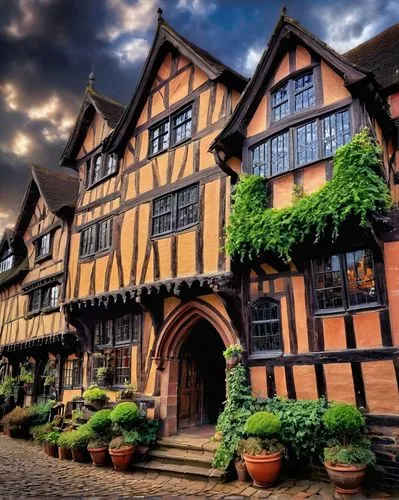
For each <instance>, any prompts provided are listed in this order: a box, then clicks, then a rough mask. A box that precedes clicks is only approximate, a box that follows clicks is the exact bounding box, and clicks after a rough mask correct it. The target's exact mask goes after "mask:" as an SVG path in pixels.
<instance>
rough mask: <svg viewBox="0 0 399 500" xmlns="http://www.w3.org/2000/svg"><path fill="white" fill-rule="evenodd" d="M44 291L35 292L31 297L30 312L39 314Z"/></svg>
mask: <svg viewBox="0 0 399 500" xmlns="http://www.w3.org/2000/svg"><path fill="white" fill-rule="evenodd" d="M41 300H42V291H41V290H40V288H39V289H38V290H33V292H32V293H31V294H30V295H29V312H31V313H32V312H38V311H40V308H41Z"/></svg>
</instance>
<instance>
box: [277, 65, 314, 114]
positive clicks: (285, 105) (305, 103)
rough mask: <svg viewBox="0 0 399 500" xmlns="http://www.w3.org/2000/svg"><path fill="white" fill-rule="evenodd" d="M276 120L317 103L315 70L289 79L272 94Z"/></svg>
mask: <svg viewBox="0 0 399 500" xmlns="http://www.w3.org/2000/svg"><path fill="white" fill-rule="evenodd" d="M271 101H272V116H273V120H274V121H278V120H281V119H282V118H285V117H286V116H288V115H291V114H293V113H296V112H298V111H302V110H303V109H306V108H310V107H312V106H314V105H315V103H316V100H315V89H314V78H313V71H311V72H307V73H304V74H302V75H301V76H299V77H297V78H295V79H291V80H288V81H287V82H286V83H285V84H284V85H282V86H281V87H279V88H278V89H277V90H276V91H274V92H273V93H272V94H271Z"/></svg>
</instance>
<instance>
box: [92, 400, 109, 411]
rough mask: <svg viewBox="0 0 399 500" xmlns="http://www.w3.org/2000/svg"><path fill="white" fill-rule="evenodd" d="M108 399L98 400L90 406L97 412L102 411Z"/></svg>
mask: <svg viewBox="0 0 399 500" xmlns="http://www.w3.org/2000/svg"><path fill="white" fill-rule="evenodd" d="M107 402H108V398H107V399H96V400H95V401H91V402H90V406H92V407H93V408H94V409H95V410H102V409H103V408H104V406H105V405H106V404H107Z"/></svg>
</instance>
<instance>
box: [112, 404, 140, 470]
mask: <svg viewBox="0 0 399 500" xmlns="http://www.w3.org/2000/svg"><path fill="white" fill-rule="evenodd" d="M139 417H140V410H139V408H138V406H137V405H136V403H130V402H125V403H119V404H118V405H117V406H115V408H114V409H113V410H112V413H111V421H112V428H113V432H114V434H118V436H117V438H115V439H113V440H112V441H111V443H110V445H109V454H110V455H111V459H112V463H113V464H114V467H115V469H118V470H126V469H127V468H128V467H129V465H130V462H131V460H132V457H133V453H134V449H135V448H134V447H135V445H136V444H137V442H138V441H139V434H138V432H137V429H136V428H137V425H138V421H139Z"/></svg>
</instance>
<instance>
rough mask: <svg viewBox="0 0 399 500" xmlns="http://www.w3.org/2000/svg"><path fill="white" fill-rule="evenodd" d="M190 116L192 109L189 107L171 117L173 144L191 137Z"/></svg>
mask: <svg viewBox="0 0 399 500" xmlns="http://www.w3.org/2000/svg"><path fill="white" fill-rule="evenodd" d="M191 115H192V108H191V106H190V107H189V108H186V109H185V110H183V111H181V112H180V113H179V114H177V115H175V116H173V117H172V128H173V144H176V143H178V142H181V141H184V140H185V139H188V138H189V137H191Z"/></svg>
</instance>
